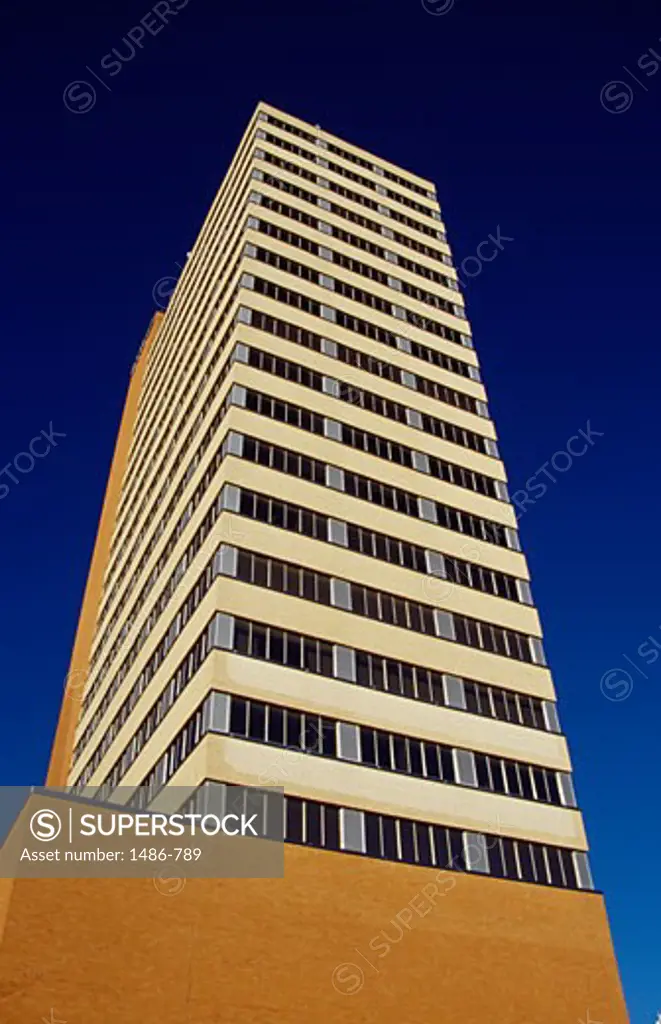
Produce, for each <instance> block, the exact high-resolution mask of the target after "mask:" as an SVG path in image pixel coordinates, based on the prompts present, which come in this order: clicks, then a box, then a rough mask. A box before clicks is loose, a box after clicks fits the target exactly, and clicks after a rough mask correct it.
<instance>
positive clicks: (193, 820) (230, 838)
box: [0, 782, 284, 884]
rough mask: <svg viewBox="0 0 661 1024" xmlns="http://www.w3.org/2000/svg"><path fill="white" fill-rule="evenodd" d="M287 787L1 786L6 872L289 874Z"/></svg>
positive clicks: (1, 851) (0, 858)
mask: <svg viewBox="0 0 661 1024" xmlns="http://www.w3.org/2000/svg"><path fill="white" fill-rule="evenodd" d="M283 814H284V800H283V792H282V790H281V789H257V788H253V787H248V786H228V785H224V784H222V783H217V782H206V783H204V784H203V785H202V786H199V787H198V788H197V789H195V790H192V789H190V788H184V787H180V786H166V787H164V788H163V789H162V790H161V792H160V793H158V794H154V793H153V791H152V790H147V789H129V788H121V787H120V788H118V789H117V790H115V792H114V793H113V795H112V798H111V800H105V801H103V802H102V801H99V800H98V799H96V798H95V793H94V792H92V791H91V790H89V791H83V792H81V793H74V792H73V791H72V790H70V789H49V788H46V787H43V788H36V787H28V786H26V787H19V786H2V787H0V843H1V844H2V845H1V846H0V878H154V879H155V880H156V879H162V880H163V882H164V884H167V883H173V882H175V881H177V880H178V879H184V878H281V877H282V876H283V874H284V843H283V838H284V836H283V824H284V818H283Z"/></svg>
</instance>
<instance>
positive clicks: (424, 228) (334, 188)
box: [259, 140, 447, 242]
mask: <svg viewBox="0 0 661 1024" xmlns="http://www.w3.org/2000/svg"><path fill="white" fill-rule="evenodd" d="M264 141H268V140H264ZM259 159H260V160H262V161H263V162H264V163H266V164H269V165H270V166H272V167H277V168H278V170H281V171H285V172H286V173H288V174H294V175H296V176H297V177H299V178H302V179H303V180H304V181H307V182H309V183H310V184H312V185H321V184H322V182H321V181H320V180H319V177H320V176H319V175H318V174H316V173H314V174H313V173H312V172H311V171H309V170H307V168H305V167H302V166H301V165H300V164H298V163H294V162H293V161H291V160H283V159H282V158H281V157H278V156H276V155H275V154H274V153H269V152H264V150H262V151H261V155H260V157H259ZM328 170H330V168H328ZM322 181H323V186H322V187H324V188H327V189H328V191H329V192H330V193H332V194H333V195H336V196H338V197H339V198H340V199H345V200H348V201H349V202H350V203H356V205H357V206H363V207H365V208H366V209H368V210H371V211H372V213H379V214H381V216H385V217H389V218H390V219H391V220H393V221H394V222H395V223H396V224H402V225H404V227H407V228H411V230H412V231H419V232H420V233H421V234H423V235H427V237H428V238H434V239H436V240H438V241H441V242H445V241H447V239H446V236H445V232H444V231H442V230H441V229H440V228H439V227H431V225H429V224H424V223H423V222H422V221H419V220H416V219H415V217H409V215H408V214H406V213H402V212H401V211H400V210H396V209H393V208H392V207H390V206H384V204H383V203H379V202H377V200H376V199H372V197H371V196H366V195H363V194H362V192H355V191H354V190H353V189H351V188H348V187H347V186H346V185H340V184H339V183H338V182H335V181H329V180H328V179H327V178H323V179H322ZM384 198H387V197H384ZM427 216H428V217H431V211H429V213H428V214H427ZM432 219H433V218H432Z"/></svg>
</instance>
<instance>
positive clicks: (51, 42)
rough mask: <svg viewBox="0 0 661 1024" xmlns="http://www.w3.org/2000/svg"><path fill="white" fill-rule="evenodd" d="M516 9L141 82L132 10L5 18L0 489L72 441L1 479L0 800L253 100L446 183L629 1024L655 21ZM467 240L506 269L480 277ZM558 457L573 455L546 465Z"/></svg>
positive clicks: (283, 32)
mask: <svg viewBox="0 0 661 1024" xmlns="http://www.w3.org/2000/svg"><path fill="white" fill-rule="evenodd" d="M178 3H179V5H180V6H181V5H182V4H183V0H178ZM173 5H174V0H173ZM507 6H508V5H507V4H505V5H498V11H497V13H496V14H493V13H491V14H490V13H489V11H490V10H491V11H493V4H490V5H488V4H486V3H481V2H475V3H473V2H471V0H455V3H454V4H453V5H450V4H449V3H448V0H444V4H441V2H440V0H438V2H436V0H429V2H427V8H428V9H427V10H425V7H424V6H423V4H422V3H421V2H420V0H400V2H398V3H389V2H384V3H380V4H378V5H377V4H373V5H370V4H368V3H365V4H364V5H361V4H360V3H356V4H352V5H351V8H350V9H349V8H347V10H345V11H343V10H342V7H341V5H340V4H338V3H335V4H333V5H332V6H331V5H326V6H325V5H324V4H323V3H317V4H314V5H313V6H310V5H308V6H303V5H302V4H298V5H297V4H296V3H295V2H293V0H292V2H291V3H290V4H289V5H287V4H282V5H281V6H280V10H281V13H280V14H279V15H277V16H274V15H272V14H270V15H269V14H266V13H262V12H261V9H260V8H259V6H256V7H255V8H254V9H253V10H251V16H250V18H249V19H246V20H244V19H242V18H241V17H224V16H223V15H222V14H220V13H219V12H218V11H216V10H215V9H211V8H210V5H208V4H207V5H206V6H205V5H204V4H202V3H201V0H191V2H190V3H189V4H188V5H186V6H185V7H182V9H180V10H179V12H178V14H177V15H176V16H175V17H173V18H172V19H171V20H170V21H169V23H168V24H167V25H164V26H163V29H162V31H159V32H158V33H157V34H156V35H153V36H152V35H151V34H150V33H149V32H147V33H146V34H145V37H144V38H141V39H140V44H141V45H140V46H136V47H135V55H134V56H133V57H132V59H126V58H127V57H129V56H130V53H131V50H130V48H129V46H130V40H129V42H128V43H127V34H128V32H129V30H130V29H131V28H132V27H133V26H135V25H138V24H139V21H140V18H141V17H143V16H144V15H145V13H146V12H147V10H148V9H147V6H146V5H144V6H141V5H139V4H137V3H136V2H133V3H131V4H122V3H118V4H113V6H112V12H108V13H103V12H101V13H98V12H94V13H90V11H89V10H88V9H87V8H84V7H83V6H82V5H81V6H80V7H77V6H76V5H75V4H68V5H67V4H65V5H64V7H63V6H62V5H57V7H53V6H52V5H45V4H44V5H43V7H42V6H40V4H39V3H37V4H36V5H30V6H29V7H26V8H25V9H24V10H23V9H22V5H19V4H18V3H17V2H14V3H11V2H10V3H9V5H8V7H7V9H6V11H4V12H3V14H2V15H1V16H0V17H1V18H2V22H1V23H0V25H1V27H2V40H3V47H4V55H3V60H2V62H1V65H0V76H1V78H2V79H3V81H2V85H3V95H4V97H5V100H6V108H7V109H6V116H5V118H4V128H3V136H4V137H3V152H4V161H3V162H4V178H5V183H4V188H3V194H4V196H5V199H7V200H8V201H7V202H6V203H5V204H4V210H3V213H2V218H3V223H2V229H3V237H4V239H5V244H4V247H3V252H2V260H3V263H4V267H3V274H2V278H3V284H4V286H5V288H4V293H5V294H4V299H3V302H2V304H1V306H0V329H1V331H2V335H1V336H2V339H3V341H4V345H3V364H2V368H3V371H4V387H3V401H2V403H0V419H1V420H2V431H1V432H0V444H1V446H2V451H0V468H1V467H2V466H5V465H6V464H7V463H9V464H11V463H12V462H13V460H14V458H15V457H16V455H17V453H20V452H23V451H26V450H28V446H29V443H30V441H31V440H32V439H33V438H35V437H36V436H37V435H39V434H41V432H42V431H47V432H48V431H49V430H52V429H54V430H55V431H57V432H58V434H63V435H65V436H63V437H57V438H56V440H57V446H56V447H52V449H51V450H50V452H49V453H48V454H47V455H46V456H45V457H43V458H37V459H35V462H34V468H33V469H32V470H31V471H29V472H17V471H16V470H15V469H14V470H12V472H13V474H14V477H15V479H16V481H17V483H14V482H13V481H12V480H11V479H8V477H7V475H3V476H2V478H1V479H2V482H3V483H4V484H5V486H6V487H8V490H7V493H5V491H4V490H2V489H0V496H1V497H0V531H1V532H0V544H1V545H2V573H3V583H4V586H3V588H2V631H1V633H0V655H1V659H2V672H3V711H2V720H1V721H0V731H1V733H2V743H1V744H0V782H3V783H12V784H25V783H31V782H40V781H41V780H42V779H43V776H44V772H45V768H46V763H47V756H48V750H49V746H50V742H51V738H52V734H53V729H54V725H55V719H56V713H57V709H58V705H59V701H60V696H61V688H62V684H63V680H64V677H65V675H66V672H67V660H68V655H69V651H70V646H71V641H72V637H73V632H74V628H75V622H76V616H77V611H78V607H79V603H80V599H81V594H82V588H83V584H84V580H85V574H86V569H87V564H88V560H89V556H90V552H91V547H92V543H93V538H94V532H95V528H96V521H97V516H98V512H99V508H100V503H101V498H102V493H103V488H104V484H105V476H106V473H107V469H108V465H109V461H110V457H111V452H112V446H113V443H114V437H115V432H116V428H117V423H118V419H119V415H120V411H121V405H122V401H123V396H124V392H125V388H126V384H127V380H128V374H129V371H130V367H131V365H132V362H133V359H134V357H135V354H136V352H137V349H138V347H139V344H140V340H141V338H142V336H143V334H144V332H145V329H146V327H147V324H148V322H149V319H150V317H151V314H152V311H153V308H154V305H155V303H156V304H158V303H159V302H162V299H163V297H166V296H167V294H168V293H169V290H170V289H171V287H172V279H173V278H176V275H177V274H178V266H179V264H182V263H183V261H184V259H185V255H186V252H187V251H188V250H189V249H190V248H191V245H192V242H193V240H194V238H195V235H196V232H197V229H198V227H199V225H200V222H201V220H202V217H203V216H204V214H205V211H206V209H207V207H208V205H209V203H210V201H211V199H212V197H213V195H214V192H215V190H216V188H217V185H218V183H219V180H220V178H221V177H222V174H223V171H224V169H225V167H226V165H227V163H228V160H229V158H230V156H231V153H232V151H233V149H234V147H235V145H236V143H237V141H238V139H239V137H240V134H241V132H242V131H243V128H244V126H245V123H246V121H247V119H248V118H249V116H250V114H251V112H252V110H253V108H254V105H255V103H256V102H257V101H258V100H259V99H265V100H268V101H269V102H271V103H274V104H275V105H277V106H280V107H282V108H284V109H286V110H288V111H289V112H291V113H293V114H296V115H298V116H300V117H302V118H304V119H306V120H309V121H312V122H314V123H320V124H321V125H322V126H323V127H324V128H326V129H328V130H329V131H332V132H336V133H337V134H339V135H341V136H343V137H344V138H346V139H348V140H350V141H355V142H356V143H358V144H359V145H362V146H364V147H366V148H367V149H370V150H373V151H374V152H375V153H377V154H379V155H381V156H383V157H385V158H388V159H391V160H392V161H394V162H396V163H400V164H402V165H404V166H406V167H409V168H410V169H412V170H414V171H417V172H418V173H420V174H422V175H424V176H426V177H429V178H431V179H433V180H435V181H436V182H437V185H438V191H439V197H440V200H441V204H442V209H443V213H444V216H445V220H446V223H447V226H448V232H449V237H450V241H451V244H452V246H453V249H454V253H455V257H456V261H457V262H458V263H462V262H464V261H467V262H464V267H465V272H464V273H463V274H462V277H463V278H464V280H465V281H466V289H465V292H466V298H467V304H468V307H469V314H470V317H471V320H472V324H473V330H474V334H475V337H476V341H477V348H478V353H479V356H480V359H481V362H482V367H483V371H484V375H485V379H486V382H487V385H488V389H489V394H490V403H491V409H492V413H493V415H494V417H495V420H496V425H497V428H498V432H499V437H500V443H501V449H502V452H503V454H504V457H505V460H506V464H507V467H508V473H509V479H510V486H511V490H512V491H513V492H516V491H520V490H524V491H527V492H528V495H529V496H530V499H529V501H528V503H527V504H526V506H525V511H524V514H523V515H522V518H521V532H522V537H523V543H524V546H525V549H526V553H527V555H528V558H529V562H530V566H531V570H532V574H533V586H534V594H535V597H536V600H537V602H538V604H539V608H540V613H541V616H542V621H543V624H544V628H545V633H546V647H547V653H548V656H549V659H550V662H551V665H552V668H553V673H554V678H555V682H556V686H557V690H558V694H559V700H560V712H561V716H562V723H563V726H564V729H565V731H566V732H567V734H568V737H569V741H570V746H571V751H572V756H573V761H574V767H575V773H576V782H577V790H578V796H579V800H580V803H581V806H582V808H583V810H584V813H585V817H586V822H587V827H588V832H589V837H590V840H591V843H592V847H593V852H592V865H593V870H594V874H595V879H596V882H597V885H598V886H599V887H600V888H602V889H603V890H605V892H606V897H607V903H608V908H609V912H610V917H611V924H612V929H613V934H614V940H615V945H616V949H617V953H618V957H619V960H620V965H621V970H622V974H623V979H624V984H625V991H626V995H627V999H628V1003H629V1006H630V1010H631V1014H632V1020H633V1022H634V1024H647V1022H651V1021H653V1020H654V1015H655V1012H656V1011H657V1010H658V1009H659V1008H661V991H660V989H659V985H658V978H659V977H661V971H660V970H659V963H658V946H659V942H658V931H659V921H660V920H661V898H660V894H659V883H658V874H659V855H658V845H659V828H660V826H659V820H658V807H659V800H658V790H659V786H658V781H659V770H658V749H659V743H658V735H659V726H658V722H659V716H660V715H661V657H659V648H657V647H656V646H655V642H656V643H657V644H659V645H661V607H660V604H659V599H658V592H657V588H656V584H655V580H656V573H657V572H658V569H659V554H660V546H661V541H660V539H659V529H658V523H659V497H660V494H659V492H660V483H659V471H658V450H659V383H658V382H659V371H660V368H661V367H660V357H659V342H658V339H659V326H658V320H659V314H658V281H659V269H660V266H659V265H660V262H661V259H660V255H659V254H660V252H661V245H660V242H659V226H660V221H661V217H660V213H661V192H660V190H659V187H658V182H659V180H660V179H661V154H660V148H659V124H660V121H659V112H660V109H661V70H660V68H661V58H659V59H658V61H657V58H656V52H658V53H659V54H661V42H660V41H659V40H660V37H661V15H659V14H658V13H657V14H655V13H654V12H653V10H652V8H651V6H649V5H647V4H637V3H635V2H634V3H631V2H630V3H628V4H626V5H624V4H622V5H614V6H612V7H608V6H605V5H603V4H599V5H597V4H594V5H581V4H580V3H579V4H572V5H571V7H570V6H569V5H567V7H566V11H565V10H563V5H562V4H560V5H558V4H554V5H553V11H552V14H551V15H549V16H548V17H541V16H534V15H533V16H531V15H527V14H525V13H519V11H518V10H517V9H516V8H514V7H512V10H511V12H510V13H508V9H507ZM442 7H448V8H450V9H448V10H447V11H446V13H444V14H433V13H430V11H432V10H434V9H436V10H440V9H441V8H442ZM269 10H271V8H269ZM617 12H619V13H617ZM148 20H149V22H150V24H153V22H151V20H150V19H148ZM135 35H136V33H134V37H135ZM137 35H138V36H139V32H138V33H137ZM113 48H117V49H118V50H119V51H120V52H121V53H122V54H123V56H124V58H125V61H124V63H122V64H121V66H120V69H119V71H117V70H116V66H115V65H114V64H113V63H112V53H111V51H112V50H113ZM108 55H110V56H108ZM655 65H656V69H655ZM111 72H112V73H111ZM95 76H98V77H95ZM76 81H78V82H79V84H78V85H77V86H73V87H72V88H70V89H69V91H68V92H66V93H65V90H66V89H67V87H68V86H69V85H70V83H74V82H76ZM81 82H82V84H80V83H81ZM85 82H87V83H88V84H87V86H86V85H85ZM622 83H624V84H622ZM89 85H92V86H93V88H94V90H95V92H96V97H95V98H94V95H93V94H92V92H91V91H90V90H89ZM63 94H64V95H65V96H66V99H67V102H68V104H69V109H67V106H66V104H65V102H64V101H63ZM92 100H93V101H94V102H93V103H92ZM88 104H89V109H87V106H88ZM72 108H73V109H72ZM83 108H85V109H83ZM490 235H493V236H496V237H498V238H500V239H501V245H502V248H501V249H500V250H499V251H498V255H497V258H495V259H493V260H492V261H491V262H484V263H483V264H482V266H481V267H479V265H478V263H477V261H476V260H475V259H473V260H471V259H470V257H473V258H474V257H475V255H476V253H477V252H478V251H479V252H482V253H490V252H491V250H492V247H488V248H487V247H482V249H478V247H479V246H480V243H481V242H483V241H484V240H486V239H488V238H489V236H490ZM478 270H479V272H477V271H478ZM473 275H474V276H473ZM588 424H589V426H588ZM580 431H585V432H587V433H589V434H590V437H591V440H592V442H593V443H591V444H590V445H589V446H588V448H587V450H586V451H585V453H584V454H581V455H579V454H574V455H571V454H570V456H567V455H566V454H565V455H563V454H562V453H563V452H565V453H566V452H567V451H568V450H569V452H570V453H571V452H572V451H573V452H574V453H578V451H579V449H580V448H582V445H581V444H580V441H576V440H571V439H572V438H576V437H577V436H578V437H579V438H580ZM568 444H569V449H568V448H567V446H568ZM36 448H37V449H38V450H43V448H41V447H40V446H39V443H37V446H36ZM558 453H560V454H558ZM20 465H22V466H23V467H24V468H27V466H28V465H29V462H28V461H26V460H23V461H22V462H21V461H20V460H19V466H20ZM556 467H557V468H556ZM533 477H534V480H533V479H532V478H533ZM540 483H544V484H545V485H546V491H545V492H544V493H541V488H540V487H539V484H540ZM654 655H656V657H655V656H654ZM623 673H628V676H627V675H626V674H623Z"/></svg>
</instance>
